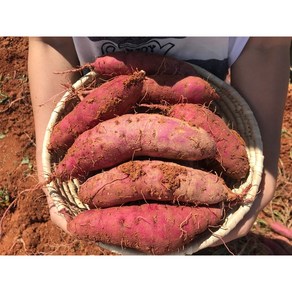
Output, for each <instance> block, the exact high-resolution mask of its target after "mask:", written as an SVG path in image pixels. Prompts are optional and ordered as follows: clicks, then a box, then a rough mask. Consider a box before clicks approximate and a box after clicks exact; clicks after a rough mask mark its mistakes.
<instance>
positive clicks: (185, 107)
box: [143, 103, 249, 181]
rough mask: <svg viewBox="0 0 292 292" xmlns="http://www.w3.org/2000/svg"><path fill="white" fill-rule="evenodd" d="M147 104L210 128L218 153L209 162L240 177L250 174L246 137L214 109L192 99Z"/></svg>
mask: <svg viewBox="0 0 292 292" xmlns="http://www.w3.org/2000/svg"><path fill="white" fill-rule="evenodd" d="M143 106H145V107H148V108H149V109H152V108H154V109H157V110H158V112H159V113H161V114H162V113H163V114H165V115H166V116H169V117H173V118H177V119H181V120H183V121H185V122H188V123H189V124H190V125H191V126H197V127H201V128H203V129H204V130H206V131H207V132H208V134H209V135H210V136H212V137H213V139H214V141H215V144H216V155H215V157H213V158H211V159H209V158H208V159H205V160H204V164H205V166H206V167H207V168H209V169H211V170H214V171H216V172H217V173H218V174H220V175H222V176H224V177H226V178H227V177H228V178H231V179H234V180H236V181H239V180H241V179H243V178H245V177H246V175H247V174H248V172H249V160H248V155H247V151H246V143H245V141H244V140H243V138H242V137H241V136H240V135H239V134H238V132H237V131H235V130H233V129H231V128H229V126H228V125H227V124H226V123H225V122H224V120H223V119H222V118H221V117H220V116H218V115H217V114H215V113H214V112H213V111H212V110H210V109H208V108H207V107H205V106H202V105H198V104H190V103H181V104H175V105H170V106H166V105H162V106H161V105H154V106H153V105H147V104H144V105H143ZM156 112H157V111H156Z"/></svg>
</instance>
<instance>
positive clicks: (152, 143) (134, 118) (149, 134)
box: [55, 113, 216, 179]
mask: <svg viewBox="0 0 292 292" xmlns="http://www.w3.org/2000/svg"><path fill="white" fill-rule="evenodd" d="M215 153H216V147H215V142H214V140H213V138H211V137H210V135H209V134H208V133H207V132H206V131H205V130H203V129H201V128H198V127H192V126H190V125H189V124H188V123H187V122H184V121H181V120H179V119H176V118H171V117H166V116H163V115H159V114H146V113H141V114H125V115H122V116H119V117H116V118H113V119H110V120H107V121H104V122H101V123H99V124H98V125H97V126H95V127H94V128H92V129H90V130H88V131H86V132H84V133H83V134H81V135H80V136H78V137H77V138H76V140H75V142H74V143H73V145H72V146H71V147H70V148H69V149H68V151H67V153H66V155H65V157H64V158H63V160H62V161H61V162H60V163H59V164H58V166H57V168H56V171H55V175H56V176H57V177H59V178H61V179H62V178H63V179H67V178H69V177H79V178H80V179H81V178H82V177H83V178H84V177H86V176H87V174H88V173H89V172H90V171H97V170H101V169H104V168H109V167H112V166H115V165H117V164H120V163H122V162H125V161H128V160H131V159H133V158H134V157H139V156H150V157H161V158H168V159H180V160H191V161H197V160H201V159H205V158H210V157H214V155H215Z"/></svg>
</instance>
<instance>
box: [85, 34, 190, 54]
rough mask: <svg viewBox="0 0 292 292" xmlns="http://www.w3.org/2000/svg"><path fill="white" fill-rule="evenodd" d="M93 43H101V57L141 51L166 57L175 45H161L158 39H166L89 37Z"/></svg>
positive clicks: (170, 43)
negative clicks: (122, 52) (116, 53)
mask: <svg viewBox="0 0 292 292" xmlns="http://www.w3.org/2000/svg"><path fill="white" fill-rule="evenodd" d="M183 38H184V37H174V39H183ZM89 39H90V40H91V41H93V42H100V43H101V53H102V55H104V54H108V53H112V52H116V51H121V50H122V51H129V52H130V51H142V52H145V53H157V54H161V55H166V54H167V53H168V52H169V51H170V50H171V49H172V48H174V46H175V44H174V43H173V42H171V41H169V42H166V43H163V42H160V41H159V40H160V39H164V40H165V39H169V38H168V37H155V39H154V38H153V37H112V38H102V37H89Z"/></svg>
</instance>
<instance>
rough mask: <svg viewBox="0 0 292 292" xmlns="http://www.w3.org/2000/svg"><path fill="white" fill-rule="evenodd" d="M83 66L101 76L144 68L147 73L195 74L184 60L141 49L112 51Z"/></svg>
mask: <svg viewBox="0 0 292 292" xmlns="http://www.w3.org/2000/svg"><path fill="white" fill-rule="evenodd" d="M85 66H87V67H90V68H91V69H92V70H94V71H95V72H96V73H97V74H98V75H99V76H101V77H103V78H109V77H113V76H116V75H123V74H132V73H133V72H134V71H137V70H144V71H145V72H146V74H147V75H156V74H166V75H176V74H180V75H184V76H188V75H194V76H196V75H197V73H196V71H195V69H194V68H193V67H192V65H190V64H189V63H187V62H185V61H182V60H178V59H176V58H172V57H169V56H164V55H160V54H155V53H145V52H141V51H132V52H125V51H118V52H113V53H110V54H107V55H104V56H101V57H98V58H96V59H95V61H94V62H92V63H90V64H88V65H85Z"/></svg>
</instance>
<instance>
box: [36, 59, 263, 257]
mask: <svg viewBox="0 0 292 292" xmlns="http://www.w3.org/2000/svg"><path fill="white" fill-rule="evenodd" d="M193 66H194V68H195V69H196V71H197V73H198V75H200V76H201V77H202V78H204V79H205V80H207V81H208V82H209V83H211V85H212V86H213V87H214V88H215V89H216V91H217V92H218V93H219V94H220V96H221V99H220V100H218V101H216V102H215V107H216V111H217V112H218V113H219V114H220V116H221V117H222V118H223V119H224V120H225V121H226V122H227V123H228V124H229V125H230V127H232V128H234V129H235V130H237V132H238V133H239V134H240V135H241V136H242V138H243V139H244V140H245V142H246V147H247V153H248V158H249V164H250V169H249V174H248V177H247V178H246V180H245V181H243V182H242V183H241V185H239V186H238V187H236V188H234V189H233V190H232V191H233V192H236V193H243V192H245V193H246V199H247V200H246V201H247V202H248V203H244V204H242V205H239V206H238V207H236V209H233V210H232V211H231V212H229V213H228V214H227V215H226V217H225V220H224V223H223V225H222V226H221V227H220V228H219V229H218V230H216V231H215V232H213V233H210V232H206V233H203V234H202V235H200V236H199V237H197V238H196V239H195V240H194V241H193V242H191V243H190V244H188V245H187V246H185V248H184V249H183V250H182V251H180V252H178V253H176V254H182V255H184V254H185V255H186V254H192V253H195V252H197V251H199V250H201V249H203V248H206V247H208V246H210V245H212V244H213V243H215V242H216V241H218V240H220V238H222V237H224V236H225V235H227V234H228V233H229V232H230V231H231V230H232V229H233V228H234V227H235V226H236V225H237V224H238V223H239V222H240V221H241V220H242V218H243V217H244V215H245V214H246V213H247V212H248V211H249V210H250V207H251V205H252V202H253V200H254V199H255V197H256V195H257V193H258V191H259V186H260V182H261V178H262V171H263V150H262V148H263V147H262V140H261V135H260V131H259V128H258V124H257V121H256V119H255V117H254V115H253V113H252V111H251V109H250V107H249V106H248V104H247V103H246V102H245V100H244V99H243V98H242V96H241V95H240V94H239V93H238V92H237V91H236V90H235V89H234V88H233V87H231V86H230V85H229V84H228V83H226V82H224V81H222V80H221V79H219V78H217V77H216V76H214V75H213V74H211V73H209V72H208V71H206V70H204V69H203V68H201V67H198V66H195V65H193ZM94 78H95V73H94V72H90V73H88V74H87V75H85V76H84V77H82V78H81V79H80V80H78V81H77V82H76V83H75V84H73V85H72V90H73V91H74V90H75V89H78V88H81V87H82V86H86V85H87V84H88V83H90V82H91V81H92V80H93V79H94ZM69 96H70V90H68V91H67V92H66V93H65V94H64V96H63V97H62V99H61V100H60V102H59V103H58V104H57V106H56V108H55V110H54V111H53V113H52V115H51V118H50V120H49V123H48V126H47V129H46V134H45V141H44V145H43V152H42V160H43V161H42V162H43V172H44V177H45V179H48V178H49V177H50V175H51V173H52V170H53V161H54V159H53V158H54V157H52V156H51V155H50V153H49V152H48V144H49V141H50V135H51V131H52V127H53V126H54V124H55V123H56V122H57V120H58V119H59V117H60V115H62V113H63V112H64V109H65V108H66V105H67V100H68V98H69ZM78 188H79V182H78V180H76V179H74V180H72V181H66V182H61V181H58V180H54V181H52V182H50V183H49V184H48V185H47V189H48V192H49V195H50V196H51V198H52V200H53V202H54V204H55V206H56V208H57V210H58V212H59V213H60V216H65V217H68V216H71V217H72V216H75V215H77V214H78V213H80V212H81V211H82V210H86V209H89V208H88V206H87V205H85V204H83V203H82V202H81V201H80V200H79V198H78V195H77V192H78ZM246 190H247V191H246ZM97 244H99V245H100V246H102V247H104V248H106V249H108V250H110V251H112V252H114V253H117V254H138V252H136V251H133V250H131V249H127V248H121V247H118V246H112V245H106V244H103V243H97Z"/></svg>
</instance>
